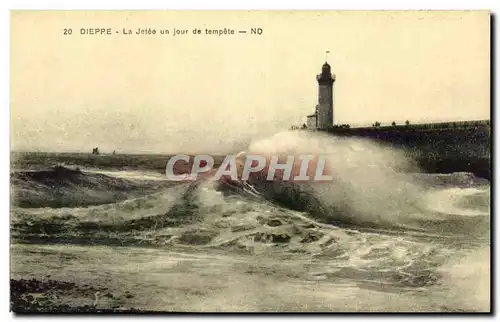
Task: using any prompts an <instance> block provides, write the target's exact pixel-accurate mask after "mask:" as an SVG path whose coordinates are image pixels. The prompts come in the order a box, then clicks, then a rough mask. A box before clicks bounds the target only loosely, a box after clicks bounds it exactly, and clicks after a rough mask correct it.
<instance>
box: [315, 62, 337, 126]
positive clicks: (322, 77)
mask: <svg viewBox="0 0 500 322" xmlns="http://www.w3.org/2000/svg"><path fill="white" fill-rule="evenodd" d="M316 79H317V80H318V86H319V92H318V106H317V116H316V123H317V128H318V129H327V128H329V127H331V126H333V83H334V82H335V75H334V74H332V72H331V67H330V65H329V64H328V62H325V63H324V64H323V66H322V68H321V74H319V75H318V76H316Z"/></svg>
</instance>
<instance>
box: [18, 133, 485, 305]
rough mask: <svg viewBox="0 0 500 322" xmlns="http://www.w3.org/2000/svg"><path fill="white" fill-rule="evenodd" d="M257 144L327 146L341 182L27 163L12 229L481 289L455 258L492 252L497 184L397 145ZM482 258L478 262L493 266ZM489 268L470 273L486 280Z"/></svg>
mask: <svg viewBox="0 0 500 322" xmlns="http://www.w3.org/2000/svg"><path fill="white" fill-rule="evenodd" d="M248 152H249V153H255V154H257V153H260V154H268V155H272V154H282V153H283V154H284V153H293V154H314V153H326V154H328V155H330V157H329V159H328V163H329V166H330V167H331V169H333V176H334V180H333V181H332V182H329V183H324V182H323V183H309V184H298V183H291V182H268V181H262V182H254V183H252V184H249V183H246V182H236V183H221V182H217V181H210V180H202V181H199V182H196V183H175V184H174V183H171V182H167V181H165V180H161V179H160V178H159V177H155V178H154V180H153V179H151V180H150V179H145V180H144V179H142V180H139V179H137V178H140V176H135V175H131V174H126V175H124V177H120V176H119V173H117V174H113V173H106V174H103V173H98V172H85V171H81V170H71V169H68V168H56V169H52V170H48V171H38V172H18V173H15V174H13V175H12V176H11V180H12V185H13V187H14V190H16V195H15V203H14V207H13V208H12V210H11V220H12V225H11V227H12V228H11V229H12V238H14V239H15V240H17V241H19V242H30V243H31V242H36V243H78V244H106V245H136V246H139V245H141V246H149V247H181V248H187V249H197V250H200V249H210V250H211V251H214V252H217V251H221V252H225V253H227V252H234V253H238V254H246V255H252V256H269V255H270V254H273V255H276V256H296V257H297V258H298V259H300V258H307V259H308V260H311V261H313V262H314V261H316V260H321V261H322V262H324V263H328V265H326V264H325V265H324V266H323V267H328V268H324V269H322V270H321V271H310V272H309V274H311V276H312V277H314V279H318V280H329V279H332V280H334V279H339V278H347V279H350V280H355V281H358V282H359V283H362V284H363V283H364V284H366V286H367V287H370V286H373V285H375V284H376V285H377V286H378V287H381V285H385V284H390V285H392V287H399V288H402V289H412V290H417V289H418V288H432V287H438V288H439V290H442V289H443V286H442V285H445V286H446V288H448V289H452V290H453V292H460V290H463V289H464V288H466V287H469V288H470V287H472V284H470V283H469V284H467V285H465V286H463V287H462V286H460V285H459V284H458V279H460V278H462V277H463V274H462V275H461V272H462V273H463V272H464V271H463V270H462V269H461V268H460V267H462V266H457V265H461V264H456V263H455V262H457V261H458V262H460V260H461V258H466V257H467V256H469V255H470V254H471V253H472V252H474V251H475V250H477V249H489V238H490V216H489V213H490V186H489V182H488V181H486V180H483V179H479V178H476V177H474V175H472V174H470V173H453V174H422V173H418V169H416V168H414V166H413V165H411V164H410V163H409V162H408V160H407V159H406V158H405V156H404V155H403V154H401V153H400V152H399V151H395V150H392V149H390V148H387V147H384V146H380V145H376V144H374V143H372V142H369V141H363V140H353V139H340V138H334V139H332V138H331V137H328V138H327V137H323V136H321V135H316V134H311V133H299V131H295V132H285V133H279V134H277V135H275V136H273V137H270V138H268V139H265V140H259V141H255V142H252V144H250V146H249V147H248ZM43 207H50V208H43ZM481 254H486V252H482V253H481ZM485 256H486V255H485ZM485 256H483V257H481V258H479V259H475V260H477V261H479V262H480V264H481V265H483V266H484V265H488V266H489V257H485ZM488 272H489V271H488ZM484 273H485V272H484V271H474V272H472V273H471V274H472V275H474V274H476V275H477V274H479V275H480V278H481V279H482V280H483V281H484V280H488V283H489V275H488V276H486V275H485V274H484ZM464 274H468V273H464ZM460 276H462V277H460ZM439 285H441V286H439ZM474 294H475V295H474V296H476V300H474V301H475V302H470V303H474V305H475V306H474V308H473V309H474V310H482V309H484V308H485V307H486V304H485V303H486V302H488V303H489V297H488V296H489V295H488V296H487V294H486V293H485V292H484V290H483V289H481V290H478V291H477V292H476V291H475V293H474ZM478 298H479V300H478ZM457 305H458V304H457ZM460 305H462V307H466V304H464V303H461V304H460ZM455 309H456V308H450V310H455Z"/></svg>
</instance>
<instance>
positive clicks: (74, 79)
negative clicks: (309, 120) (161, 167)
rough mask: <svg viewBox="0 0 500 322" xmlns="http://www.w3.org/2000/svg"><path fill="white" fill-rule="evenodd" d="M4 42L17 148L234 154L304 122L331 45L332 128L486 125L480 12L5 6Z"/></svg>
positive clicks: (485, 29) (486, 50)
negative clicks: (103, 31)
mask: <svg viewBox="0 0 500 322" xmlns="http://www.w3.org/2000/svg"><path fill="white" fill-rule="evenodd" d="M65 28H71V29H72V31H73V33H72V35H63V30H64V29H65ZM81 28H112V35H81V34H80V29H81ZM123 28H125V29H127V30H128V29H131V30H132V32H133V33H135V32H136V30H137V29H138V28H153V29H155V30H156V32H157V33H156V35H136V34H132V35H123V34H121V32H122V29H123ZM173 28H176V29H187V30H188V34H187V35H181V36H172V35H160V33H159V31H160V30H162V29H170V31H172V29H173ZM194 28H200V29H202V32H203V33H202V34H201V35H193V34H192V30H193V29H194ZM205 28H208V29H223V28H232V29H235V30H242V29H243V30H249V29H250V28H262V30H263V34H262V35H260V36H258V35H250V34H249V33H247V34H238V33H237V31H236V34H235V35H223V36H217V35H205V34H204V32H205V30H204V29H205ZM116 31H119V33H118V34H117V33H116ZM10 46H11V65H10V75H11V135H12V137H11V142H12V149H13V150H29V151H37V150H39V151H61V152H62V151H82V152H89V151H91V149H92V148H93V147H94V146H99V148H100V150H101V151H104V152H111V151H112V150H116V151H117V152H137V153H141V152H144V153H145V152H156V153H177V152H181V151H187V152H189V153H191V152H198V151H199V150H204V151H205V150H206V151H205V152H219V151H222V150H224V149H230V148H231V147H232V145H233V144H234V143H238V142H240V141H241V140H244V139H248V138H252V137H255V136H257V135H261V136H265V135H268V134H273V133H275V132H277V131H280V130H282V129H288V128H289V127H290V126H291V125H298V124H302V123H305V122H306V119H305V116H306V115H308V114H311V113H312V112H313V111H314V107H315V105H316V101H317V91H318V88H317V87H318V85H317V82H316V79H315V77H316V74H318V73H319V72H320V70H321V65H322V64H323V63H324V60H325V57H324V55H325V54H324V53H325V50H330V52H331V53H330V55H329V58H328V61H329V63H330V65H331V66H332V71H333V73H335V74H336V78H337V80H336V82H335V84H334V118H335V122H336V123H349V124H372V123H373V122H375V121H380V122H382V123H384V122H385V123H390V122H392V121H393V120H394V121H396V122H400V123H402V122H404V121H405V120H407V119H408V120H410V122H412V123H419V122H433V121H448V120H449V121H453V120H469V119H473V120H479V119H489V118H490V106H489V99H490V17H489V12H487V11H468V12H463V11H462V12H460V11H456V12H446V11H439V12H422V11H406V12H390V11H389V12H380V11H379V12H376V11H375V12H367V11H346V12H341V11H325V12H315V11H298V12H288V11H281V12H276V11H275V12H266V11H254V12H250V11H246V12H245V11H240V12H235V11H226V12H216V11H212V12H196V11H193V12H179V11H177V12H166V11H156V12H153V11H150V12H147V11H142V12H140V11H138V12H127V11H114V12H113V11H101V12H96V11H74V12H69V11H66V12H65V11H58V12H55V11H52V12H51V11H46V12H12V13H11V44H10ZM215 150H217V151H215Z"/></svg>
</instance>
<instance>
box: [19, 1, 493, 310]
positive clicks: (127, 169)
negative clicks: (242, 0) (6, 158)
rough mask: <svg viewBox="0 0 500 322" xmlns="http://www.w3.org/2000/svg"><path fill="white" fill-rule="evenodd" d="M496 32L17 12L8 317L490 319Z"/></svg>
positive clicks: (449, 17) (446, 14)
mask: <svg viewBox="0 0 500 322" xmlns="http://www.w3.org/2000/svg"><path fill="white" fill-rule="evenodd" d="M490 24H491V16H490V12H489V11H11V13H10V37H11V39H10V106H11V112H10V113H11V169H10V188H11V189H10V191H11V192H10V203H11V206H10V241H11V247H10V252H11V254H10V256H11V257H10V296H11V297H10V307H11V310H12V311H13V312H15V313H40V312H66V313H71V312H75V313H76V312H96V313H97V312H101V313H104V312H332V313H337V312H352V313H360V312H490V310H491V304H490V247H491V245H490V236H491V233H490V211H491V204H490V202H491V201H490V193H491V188H490V186H491V161H490V160H491V154H490V151H491V147H490V141H491V125H490V95H491V93H490V59H491V57H490Z"/></svg>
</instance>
